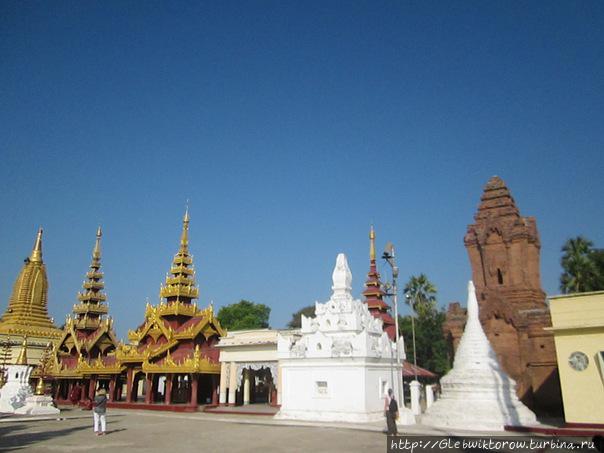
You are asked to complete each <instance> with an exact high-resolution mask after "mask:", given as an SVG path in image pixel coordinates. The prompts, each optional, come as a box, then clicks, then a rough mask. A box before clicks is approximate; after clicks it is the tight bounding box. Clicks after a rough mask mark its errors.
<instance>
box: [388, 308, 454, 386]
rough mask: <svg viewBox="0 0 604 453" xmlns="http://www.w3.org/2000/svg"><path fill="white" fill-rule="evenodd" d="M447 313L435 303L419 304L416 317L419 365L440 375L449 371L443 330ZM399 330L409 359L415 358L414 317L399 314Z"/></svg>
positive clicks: (416, 343) (416, 345) (416, 346)
mask: <svg viewBox="0 0 604 453" xmlns="http://www.w3.org/2000/svg"><path fill="white" fill-rule="evenodd" d="M445 318H446V314H445V312H444V311H442V310H438V309H437V308H436V307H435V305H433V304H426V305H422V306H421V308H420V306H418V313H417V318H416V319H415V348H416V355H417V365H418V366H421V367H422V368H425V369H427V370H430V371H432V372H434V373H436V374H438V375H440V376H442V375H444V374H445V373H446V372H447V371H449V368H450V365H449V357H448V354H447V342H446V341H445V337H444V335H443V332H442V326H443V323H444V322H445ZM398 323H399V324H398V325H399V332H400V334H401V335H403V337H404V338H405V353H406V354H407V361H412V360H413V344H412V341H411V339H412V334H413V332H412V317H411V316H399V321H398Z"/></svg>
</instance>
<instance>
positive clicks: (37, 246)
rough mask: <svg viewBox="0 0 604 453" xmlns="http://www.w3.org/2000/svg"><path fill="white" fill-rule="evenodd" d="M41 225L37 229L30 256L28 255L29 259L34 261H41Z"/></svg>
mask: <svg viewBox="0 0 604 453" xmlns="http://www.w3.org/2000/svg"><path fill="white" fill-rule="evenodd" d="M42 232H43V230H42V227H40V229H39V230H38V235H37V236H36V242H35V243H34V248H33V250H32V251H31V256H30V257H29V261H31V262H34V263H41V262H42Z"/></svg>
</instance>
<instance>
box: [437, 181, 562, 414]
mask: <svg viewBox="0 0 604 453" xmlns="http://www.w3.org/2000/svg"><path fill="white" fill-rule="evenodd" d="M464 244H465V246H466V249H467V251H468V256H469V258H470V265H471V267H472V279H473V281H474V284H475V286H476V295H477V298H478V303H479V305H480V321H481V323H482V326H483V328H484V330H485V333H486V334H487V337H488V338H489V340H490V342H491V345H492V346H493V349H494V350H495V352H496V353H497V356H498V358H499V361H500V363H501V365H502V366H503V368H504V369H505V371H506V372H507V373H508V374H509V375H510V376H511V377H512V378H514V379H515V380H516V382H517V384H518V387H517V392H518V396H519V397H520V398H521V399H522V400H523V402H524V403H525V404H527V405H528V406H529V407H531V408H532V409H533V410H535V411H536V412H538V413H541V414H545V413H549V414H555V413H556V412H558V411H559V410H560V408H561V398H560V389H559V381H558V371H557V367H556V353H555V347H554V341H553V336H552V335H551V333H550V332H548V331H545V330H543V328H544V327H549V326H551V319H550V314H549V309H548V307H547V305H546V303H545V293H544V292H543V290H542V289H541V278H540V272H539V260H540V247H541V246H540V242H539V233H538V232H537V224H536V221H535V218H534V217H522V216H521V215H520V212H519V210H518V207H517V206H516V203H515V202H514V199H513V198H512V195H511V194H510V191H509V190H508V188H507V187H506V185H505V183H504V182H503V180H502V179H501V178H499V177H498V176H493V177H492V178H491V179H490V180H489V181H488V182H487V185H486V186H485V188H484V192H483V194H482V197H481V198H480V205H479V206H478V211H477V212H476V215H475V216H474V223H473V224H471V225H468V230H467V233H466V235H465V237H464ZM464 324H465V312H463V311H462V310H461V307H459V304H458V305H454V304H452V305H450V306H449V311H448V313H447V321H446V323H445V326H444V331H445V335H446V336H447V337H448V340H449V341H450V342H451V346H452V349H455V348H456V346H457V343H458V341H459V338H460V337H461V333H463V325H464Z"/></svg>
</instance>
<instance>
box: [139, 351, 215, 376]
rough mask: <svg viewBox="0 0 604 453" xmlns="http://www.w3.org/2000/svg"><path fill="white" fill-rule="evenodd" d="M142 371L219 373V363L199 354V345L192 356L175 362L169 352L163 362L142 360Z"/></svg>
mask: <svg viewBox="0 0 604 453" xmlns="http://www.w3.org/2000/svg"><path fill="white" fill-rule="evenodd" d="M143 372H145V373H166V374H168V373H207V374H220V363H215V362H211V361H210V360H208V359H207V358H205V357H202V356H201V352H200V350H199V345H198V346H196V347H195V351H194V352H193V354H192V357H189V358H187V359H185V360H183V361H182V362H180V363H177V362H175V361H174V359H172V357H171V356H170V352H168V354H167V355H166V358H165V359H164V361H163V363H161V364H154V363H149V361H148V360H145V361H144V362H143Z"/></svg>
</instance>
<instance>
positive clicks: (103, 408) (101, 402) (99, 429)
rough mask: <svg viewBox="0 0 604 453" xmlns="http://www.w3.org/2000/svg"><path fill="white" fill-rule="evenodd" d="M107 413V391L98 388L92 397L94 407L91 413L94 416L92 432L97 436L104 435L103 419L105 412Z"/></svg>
mask: <svg viewBox="0 0 604 453" xmlns="http://www.w3.org/2000/svg"><path fill="white" fill-rule="evenodd" d="M106 413H107V391H106V390H105V389H100V390H99V391H98V392H97V394H96V397H95V398H94V409H93V411H92V414H93V416H94V432H95V433H96V435H97V436H104V435H105V428H106V425H107V422H106V420H105V414H106Z"/></svg>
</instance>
